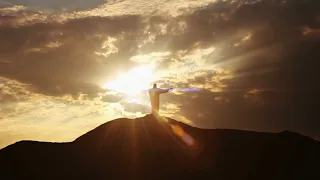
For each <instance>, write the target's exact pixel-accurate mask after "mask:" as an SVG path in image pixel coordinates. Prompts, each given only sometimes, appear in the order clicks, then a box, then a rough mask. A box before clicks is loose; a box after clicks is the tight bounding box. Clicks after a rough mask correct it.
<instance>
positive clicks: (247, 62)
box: [0, 0, 320, 148]
mask: <svg viewBox="0 0 320 180" xmlns="http://www.w3.org/2000/svg"><path fill="white" fill-rule="evenodd" d="M319 47H320V1H318V0H283V1H280V0H202V1H194V0H184V1H182V0H166V1H164V0H157V1H155V0H150V1H142V0H135V1H129V0H112V1H110V0H94V1H84V0H76V1H72V2H71V1H62V0H56V1H52V0H50V1H49V0H11V1H9V0H7V1H0V148H2V147H5V146H7V145H9V144H11V143H14V142H16V141H19V140H23V139H29V140H38V141H52V142H61V141H72V140H74V139H75V138H76V137H78V136H80V135H81V134H83V133H85V132H86V131H88V130H90V129H93V128H94V127H96V126H98V125H100V124H102V123H104V122H107V121H110V120H113V119H115V118H119V117H129V118H135V117H139V116H143V115H145V114H147V113H149V112H150V105H149V103H148V97H147V95H146V93H145V91H143V90H145V89H147V88H148V87H151V85H152V84H153V83H158V85H159V86H160V87H163V88H167V87H174V88H177V89H176V90H174V91H173V92H171V93H169V94H166V95H163V97H162V99H161V110H160V113H161V114H163V115H165V116H168V117H172V118H174V119H177V120H179V121H183V122H185V123H188V124H191V125H193V126H197V127H201V128H228V129H229V128H231V129H244V130H255V131H268V132H279V131H282V130H291V131H295V132H298V133H301V134H304V135H308V136H311V137H320V129H319V128H320V122H319V120H320V118H319V113H318V108H319V107H320V106H319V100H320V98H319V97H320V95H319V92H320V88H319V87H320V85H319V84H320V80H319V74H318V69H319V65H320V63H319V60H320V51H319ZM179 88H200V91H182V90H181V89H180V90H179Z"/></svg>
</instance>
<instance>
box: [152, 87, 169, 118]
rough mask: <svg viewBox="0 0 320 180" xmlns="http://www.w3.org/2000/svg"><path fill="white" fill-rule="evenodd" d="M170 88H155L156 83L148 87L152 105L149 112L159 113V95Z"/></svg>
mask: <svg viewBox="0 0 320 180" xmlns="http://www.w3.org/2000/svg"><path fill="white" fill-rule="evenodd" d="M171 89H172V88H170V89H160V88H157V84H153V88H152V89H149V96H150V102H151V106H152V111H151V114H153V115H157V114H159V106H160V95H161V94H163V93H167V92H168V91H169V90H171Z"/></svg>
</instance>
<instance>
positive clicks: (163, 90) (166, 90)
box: [159, 88, 173, 94]
mask: <svg viewBox="0 0 320 180" xmlns="http://www.w3.org/2000/svg"><path fill="white" fill-rule="evenodd" d="M172 89H173V88H169V89H161V90H160V92H159V93H160V94H163V93H167V92H169V91H170V90H172Z"/></svg>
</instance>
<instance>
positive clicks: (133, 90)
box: [103, 65, 155, 96]
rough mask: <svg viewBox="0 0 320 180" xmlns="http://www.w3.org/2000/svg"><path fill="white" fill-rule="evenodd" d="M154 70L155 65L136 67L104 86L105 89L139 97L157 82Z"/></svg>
mask: <svg viewBox="0 0 320 180" xmlns="http://www.w3.org/2000/svg"><path fill="white" fill-rule="evenodd" d="M153 69H154V65H143V66H139V67H136V68H134V69H132V70H130V71H129V72H127V73H125V74H121V75H120V76H119V77H117V78H116V79H115V80H113V81H111V82H108V83H106V84H104V86H103V87H104V88H105V89H110V90H113V91H117V92H120V93H124V94H126V95H130V96H134V95H137V94H138V93H140V92H143V91H144V90H147V89H149V88H150V85H151V84H152V82H153V81H154V80H155V76H154V74H153Z"/></svg>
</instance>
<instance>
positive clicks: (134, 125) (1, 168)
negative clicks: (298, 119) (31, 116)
mask: <svg viewBox="0 0 320 180" xmlns="http://www.w3.org/2000/svg"><path fill="white" fill-rule="evenodd" d="M319 164H320V144H319V142H317V141H315V140H313V139H311V138H308V137H305V136H302V135H299V134H296V133H292V132H288V131H284V132H281V133H258V132H248V131H238V130H209V129H198V128H195V127H191V126H188V125H185V124H183V123H180V122H177V121H175V120H172V119H168V118H167V119H166V120H165V119H162V118H161V119H159V118H154V117H153V116H151V115H147V116H146V117H142V118H137V119H134V120H131V119H116V120H114V121H111V122H108V123H105V124H103V125H101V126H99V127H97V128H96V129H94V130H92V131H90V132H88V133H86V134H84V135H82V136H80V137H79V138H77V139H76V140H75V141H73V142H70V143H44V142H31V141H21V142H18V143H15V144H13V145H10V146H8V147H6V148H4V149H2V150H0V179H6V180H7V179H24V180H25V179H39V180H40V179H41V180H43V179H66V180H67V179H68V180H70V179H208V178H210V179H213V178H214V179H319V178H320V174H319V172H318V170H319Z"/></svg>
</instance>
